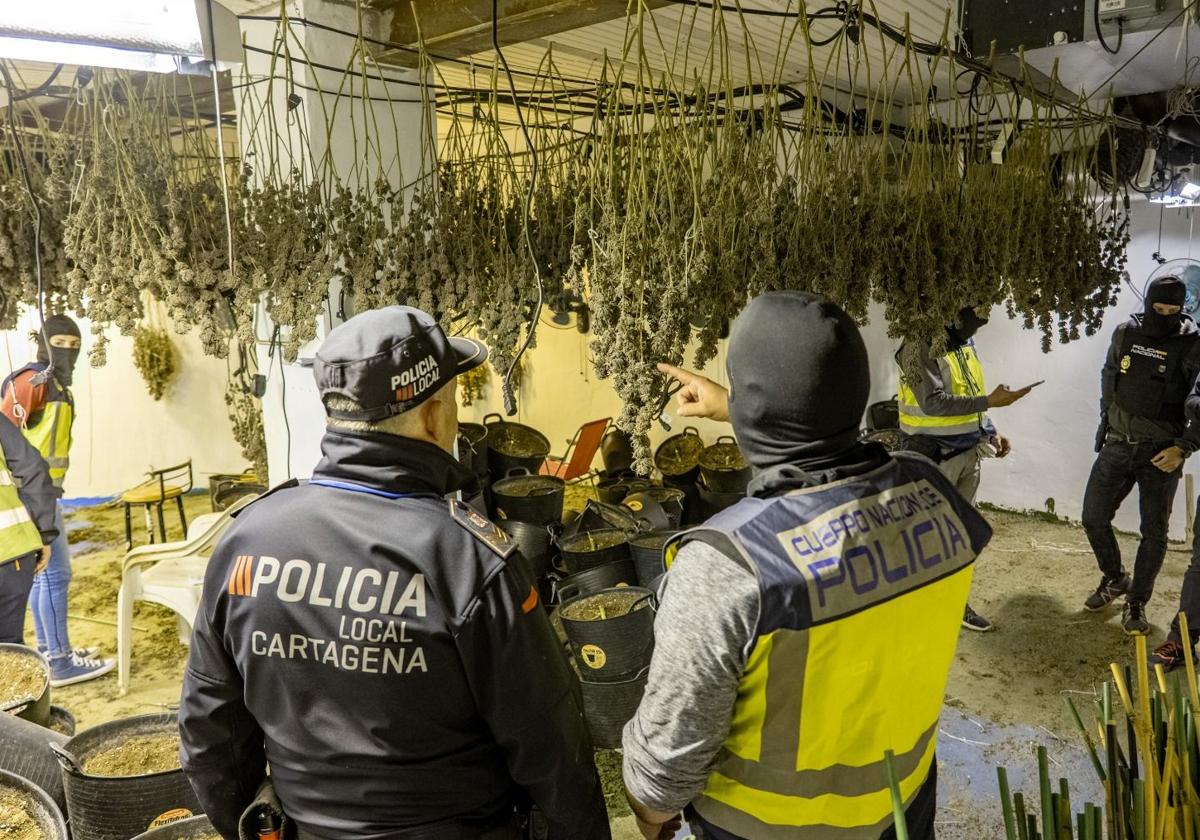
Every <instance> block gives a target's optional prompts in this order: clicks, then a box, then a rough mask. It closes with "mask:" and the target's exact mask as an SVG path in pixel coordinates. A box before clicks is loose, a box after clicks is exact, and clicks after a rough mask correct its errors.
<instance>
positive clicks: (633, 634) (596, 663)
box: [558, 586, 654, 682]
mask: <svg viewBox="0 0 1200 840" xmlns="http://www.w3.org/2000/svg"><path fill="white" fill-rule="evenodd" d="M612 599H620V601H621V602H622V603H621V608H622V609H628V612H625V613H623V614H621V615H617V616H613V617H611V618H609V617H605V618H598V617H597V618H592V619H590V620H587V619H584V618H582V614H583V613H592V614H595V610H596V607H597V606H602V602H603V601H605V600H612ZM558 616H559V618H560V619H561V620H562V626H563V632H565V633H566V634H567V640H568V641H569V642H570V643H571V650H572V652H573V653H574V654H575V662H576V664H577V665H578V666H579V673H581V674H584V675H585V676H586V678H587V679H589V680H594V681H596V682H620V681H621V680H624V679H629V678H630V677H632V676H634V675H635V674H637V673H638V672H639V671H641V670H642V669H643V668H645V667H646V666H647V665H649V664H650V655H651V654H652V653H653V652H654V593H653V592H651V591H650V590H649V589H642V588H640V587H637V586H622V587H616V588H611V589H602V590H600V591H599V592H593V593H591V594H589V595H579V596H576V597H575V598H572V599H571V600H569V601H566V602H564V603H563V605H562V606H561V607H559V610H558Z"/></svg>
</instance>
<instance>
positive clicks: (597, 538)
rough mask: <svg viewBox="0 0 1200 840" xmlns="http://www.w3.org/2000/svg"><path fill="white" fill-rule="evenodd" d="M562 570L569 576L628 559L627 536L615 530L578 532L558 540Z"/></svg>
mask: <svg viewBox="0 0 1200 840" xmlns="http://www.w3.org/2000/svg"><path fill="white" fill-rule="evenodd" d="M558 550H559V552H560V553H561V554H562V568H563V571H565V572H566V573H567V574H569V575H573V574H575V573H576V572H582V571H584V570H585V569H590V568H592V567H594V566H600V565H603V564H604V563H611V562H612V561H614V560H628V559H629V536H628V535H627V534H626V532H625V531H622V530H619V529H617V528H602V529H600V530H595V531H579V532H578V533H576V534H574V535H573V536H570V537H565V538H563V539H561V540H559V543H558Z"/></svg>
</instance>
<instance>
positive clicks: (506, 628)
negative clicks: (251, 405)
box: [179, 306, 609, 840]
mask: <svg viewBox="0 0 1200 840" xmlns="http://www.w3.org/2000/svg"><path fill="white" fill-rule="evenodd" d="M486 358H487V350H486V348H484V347H483V345H481V344H479V343H478V342H475V341H471V340H468V339H463V338H450V339H448V338H447V337H446V336H445V334H444V333H443V332H442V330H441V329H440V328H439V327H438V325H437V323H436V322H435V321H434V320H433V319H432V318H431V317H430V316H429V315H427V314H426V313H424V312H421V311H420V310H417V309H412V308H409V307H403V306H393V307H388V308H386V309H379V310H373V311H370V312H365V313H363V314H361V315H358V316H356V317H354V318H352V319H351V320H350V321H348V322H346V323H345V324H343V325H341V326H339V327H338V328H337V329H335V330H333V332H331V333H330V334H329V337H328V338H327V339H326V341H325V343H324V345H323V346H322V347H321V350H320V351H319V352H318V354H317V357H316V360H315V363H314V374H315V377H316V381H317V387H318V389H319V391H320V393H321V398H322V401H323V402H324V404H325V408H326V413H327V415H328V432H327V434H326V435H325V438H324V440H323V442H322V449H323V453H324V459H323V460H322V461H321V463H320V464H319V465H318V467H317V469H316V471H315V473H314V475H313V478H312V480H310V481H308V482H299V483H298V482H295V481H292V482H289V483H287V484H285V485H283V486H281V487H279V488H277V489H275V490H274V491H273V492H271V493H270V494H268V495H267V496H265V497H264V498H262V499H260V500H259V501H257V502H255V503H254V504H252V505H250V506H249V507H248V508H246V509H245V510H244V511H243V512H242V513H241V514H240V515H239V516H238V518H237V521H236V522H235V523H234V524H233V526H232V527H231V528H230V530H229V532H228V534H227V535H226V537H225V538H224V539H223V540H222V541H221V543H220V545H219V546H218V547H217V549H216V551H215V552H214V553H213V556H212V559H211V561H210V563H209V566H208V573H207V575H206V578H205V585H204V597H203V602H202V604H201V607H200V610H199V614H198V615H197V618H196V624H195V631H194V634H193V638H192V648H191V655H190V657H189V659H188V665H187V670H186V673H185V676H184V684H183V695H182V699H181V703H180V710H179V717H180V731H181V735H182V750H181V756H182V761H183V767H184V770H185V771H186V773H187V774H188V777H189V779H190V780H191V783H192V786H193V787H194V788H195V790H196V793H197V796H198V797H199V798H200V801H201V803H202V804H203V805H204V809H205V812H206V813H207V814H208V816H209V818H210V819H211V820H212V822H213V824H214V825H215V826H216V827H217V829H218V830H219V831H220V832H221V833H222V835H223V836H224V837H226V838H233V837H236V836H237V826H238V821H239V817H240V815H241V814H242V812H243V810H244V809H245V808H246V807H247V805H249V804H250V803H251V802H252V801H253V800H254V798H255V796H256V793H257V792H258V791H259V788H260V786H261V785H262V784H263V782H264V781H265V780H266V778H267V775H266V773H267V767H268V765H269V767H270V780H271V781H272V783H273V785H274V788H275V794H276V795H277V796H278V801H279V803H280V804H281V806H282V809H283V811H284V812H285V813H286V814H287V816H288V817H289V818H290V820H291V821H292V822H294V823H295V825H296V828H297V835H298V836H299V837H300V838H301V840H305V838H323V839H324V840H350V838H355V840H401V838H404V840H407V838H420V840H441V838H447V840H449V839H450V838H454V839H455V840H457V838H509V837H516V836H517V833H518V828H517V824H518V819H519V818H518V816H517V815H518V814H519V813H520V812H522V811H523V810H527V809H528V806H529V804H530V803H533V804H536V805H537V806H539V808H540V809H541V810H542V811H543V812H544V814H545V816H546V818H547V820H548V822H549V824H550V836H551V837H562V838H568V837H570V838H607V837H608V836H609V829H608V821H607V817H606V813H605V808H604V800H603V797H602V795H601V791H600V783H599V778H598V776H597V773H596V770H595V766H594V764H593V760H592V750H591V745H590V743H589V740H588V736H587V732H586V729H585V726H584V721H583V715H582V706H581V702H580V699H579V695H578V688H577V682H576V681H575V680H574V679H573V678H572V676H571V673H570V671H569V666H568V664H567V661H566V658H565V657H564V655H563V652H562V647H561V645H560V644H559V642H558V640H557V638H556V636H555V634H554V631H553V630H552V628H551V626H550V624H549V622H548V620H547V618H546V615H545V611H544V610H543V609H542V607H541V604H540V603H539V602H538V594H537V589H536V588H535V587H534V585H533V582H532V580H530V578H529V576H528V574H527V572H525V571H523V570H522V568H521V566H520V565H518V564H514V563H512V562H511V561H512V560H513V559H514V556H515V548H514V546H513V544H512V543H511V542H510V541H509V540H508V539H507V537H506V536H505V535H504V533H503V532H502V531H500V530H499V529H498V528H496V527H495V526H494V525H493V524H492V523H490V522H488V521H487V520H486V519H484V518H483V517H481V516H480V515H478V514H477V513H475V512H473V511H472V510H471V509H469V508H467V507H466V506H464V505H462V504H461V503H459V502H457V501H447V500H446V498H447V496H448V495H449V494H452V493H454V492H455V491H458V490H461V489H466V488H468V487H469V486H470V485H471V484H472V482H473V480H474V479H473V476H472V474H471V473H470V472H469V471H468V470H465V469H464V468H463V467H462V466H460V465H459V463H458V462H457V461H456V460H455V459H454V458H453V457H452V456H451V454H450V453H451V451H452V447H453V441H454V439H455V435H456V430H457V419H458V418H457V415H458V410H457V404H456V401H455V377H456V376H457V375H458V374H460V373H463V372H465V371H468V370H470V369H472V368H474V367H477V366H478V365H480V364H482V363H483V362H484V360H485V359H486Z"/></svg>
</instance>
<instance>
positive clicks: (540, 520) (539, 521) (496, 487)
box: [492, 474, 566, 525]
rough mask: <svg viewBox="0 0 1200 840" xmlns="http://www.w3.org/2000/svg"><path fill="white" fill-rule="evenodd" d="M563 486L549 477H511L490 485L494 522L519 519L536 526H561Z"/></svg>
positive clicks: (561, 481) (559, 481)
mask: <svg viewBox="0 0 1200 840" xmlns="http://www.w3.org/2000/svg"><path fill="white" fill-rule="evenodd" d="M565 492H566V484H565V482H563V480H562V479H561V478H555V477H554V476H552V475H528V474H520V475H513V476H510V477H509V478H504V479H501V480H500V481H497V482H496V483H495V484H493V485H492V504H494V505H495V506H496V518H497V519H519V520H520V521H521V522H532V523H534V524H535V525H557V524H558V523H560V522H562V513H563V496H564V494H565Z"/></svg>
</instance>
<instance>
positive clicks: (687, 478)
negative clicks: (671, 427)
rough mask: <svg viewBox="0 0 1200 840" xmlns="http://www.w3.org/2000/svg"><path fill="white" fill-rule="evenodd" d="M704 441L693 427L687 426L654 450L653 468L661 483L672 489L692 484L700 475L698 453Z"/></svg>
mask: <svg viewBox="0 0 1200 840" xmlns="http://www.w3.org/2000/svg"><path fill="white" fill-rule="evenodd" d="M703 451H704V439H703V438H701V437H700V432H698V431H697V430H696V427H695V426H688V427H687V428H685V429H684V430H683V431H682V432H680V433H679V434H677V435H671V436H670V437H669V438H667V439H666V440H664V441H663V442H662V443H660V444H659V445H658V449H656V450H654V466H655V467H656V468H657V469H658V471H659V472H660V473H662V476H663V483H664V484H669V485H670V486H672V487H681V486H684V485H687V484H694V483H695V482H696V477H697V476H698V475H699V474H700V453H701V452H703Z"/></svg>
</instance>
